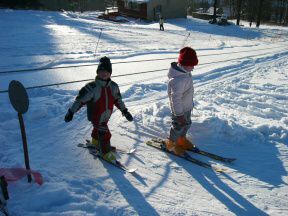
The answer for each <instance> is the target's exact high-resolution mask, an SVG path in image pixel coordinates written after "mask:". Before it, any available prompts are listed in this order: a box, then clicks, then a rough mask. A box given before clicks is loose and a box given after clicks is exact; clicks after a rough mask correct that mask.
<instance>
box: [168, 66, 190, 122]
mask: <svg viewBox="0 0 288 216" xmlns="http://www.w3.org/2000/svg"><path fill="white" fill-rule="evenodd" d="M168 78H169V81H168V96H169V100H170V107H171V111H172V113H173V114H174V115H175V116H181V115H184V113H185V112H187V111H189V110H192V109H193V96H194V87H193V80H192V75H191V72H187V71H185V70H184V69H183V68H180V67H179V66H178V65H177V63H176V62H173V63H171V67H170V69H169V72H168Z"/></svg>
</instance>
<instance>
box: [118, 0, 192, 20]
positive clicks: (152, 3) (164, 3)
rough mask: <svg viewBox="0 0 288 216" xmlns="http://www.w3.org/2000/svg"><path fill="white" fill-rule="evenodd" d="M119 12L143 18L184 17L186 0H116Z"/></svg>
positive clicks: (185, 14)
mask: <svg viewBox="0 0 288 216" xmlns="http://www.w3.org/2000/svg"><path fill="white" fill-rule="evenodd" d="M117 6H118V11H119V13H120V14H123V15H127V16H131V17H134V18H141V19H145V20H150V21H152V20H159V17H160V16H163V18H164V19H169V18H186V16H187V0H117Z"/></svg>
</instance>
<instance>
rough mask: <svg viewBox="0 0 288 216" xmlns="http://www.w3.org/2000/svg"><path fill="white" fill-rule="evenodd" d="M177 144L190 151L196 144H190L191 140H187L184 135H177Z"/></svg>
mask: <svg viewBox="0 0 288 216" xmlns="http://www.w3.org/2000/svg"><path fill="white" fill-rule="evenodd" d="M177 146H179V147H181V148H183V149H185V150H189V151H192V150H193V149H195V148H196V146H195V145H194V144H192V142H191V141H189V140H188V139H187V138H186V137H179V139H178V142H177Z"/></svg>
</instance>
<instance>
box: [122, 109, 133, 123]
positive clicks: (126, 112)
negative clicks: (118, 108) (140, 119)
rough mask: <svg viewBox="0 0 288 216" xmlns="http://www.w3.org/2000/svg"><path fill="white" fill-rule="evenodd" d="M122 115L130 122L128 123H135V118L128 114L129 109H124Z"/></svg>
mask: <svg viewBox="0 0 288 216" xmlns="http://www.w3.org/2000/svg"><path fill="white" fill-rule="evenodd" d="M122 115H123V116H125V118H126V119H127V120H128V121H130V122H131V121H133V116H132V115H131V113H130V112H128V109H124V110H123V111H122Z"/></svg>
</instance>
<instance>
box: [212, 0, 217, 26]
mask: <svg viewBox="0 0 288 216" xmlns="http://www.w3.org/2000/svg"><path fill="white" fill-rule="evenodd" d="M216 10H217V0H214V11H213V23H216V22H217V21H216V17H217V15H216Z"/></svg>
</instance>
